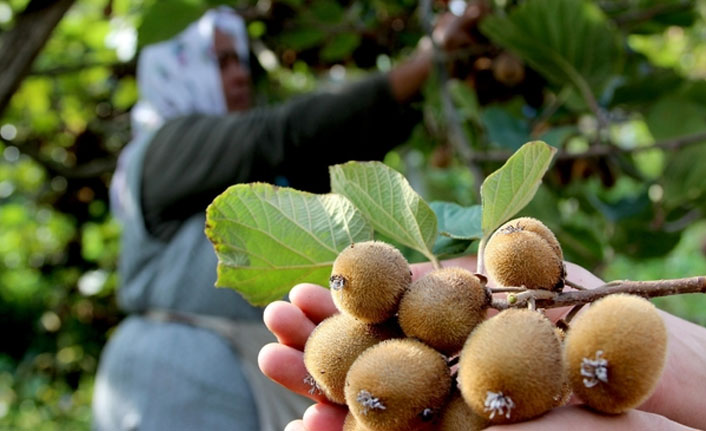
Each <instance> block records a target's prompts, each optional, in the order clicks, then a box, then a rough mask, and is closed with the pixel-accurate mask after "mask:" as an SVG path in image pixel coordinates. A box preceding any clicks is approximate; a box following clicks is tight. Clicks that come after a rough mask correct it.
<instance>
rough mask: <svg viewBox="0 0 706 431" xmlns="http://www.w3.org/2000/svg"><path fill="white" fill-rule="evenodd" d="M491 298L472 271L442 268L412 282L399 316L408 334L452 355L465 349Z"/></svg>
mask: <svg viewBox="0 0 706 431" xmlns="http://www.w3.org/2000/svg"><path fill="white" fill-rule="evenodd" d="M490 299H491V298H490V294H489V293H488V291H487V290H486V289H485V286H484V285H483V284H481V282H480V280H479V279H478V277H476V276H475V275H473V274H472V273H471V272H470V271H468V270H465V269H463V268H453V267H449V268H441V269H437V270H434V271H431V272H428V273H427V274H425V275H424V276H423V277H421V278H419V279H417V280H415V281H414V282H413V283H412V284H411V285H410V286H409V289H408V290H407V291H406V292H405V294H404V295H403V296H402V299H401V300H400V304H399V309H398V316H397V319H398V321H399V324H400V327H401V328H402V330H403V331H404V333H405V335H407V336H408V337H412V338H417V339H419V340H421V341H423V342H425V343H426V344H428V345H429V346H431V347H433V348H435V349H436V350H438V351H440V352H442V353H444V354H446V355H451V354H453V353H456V352H458V351H459V350H461V348H462V347H463V343H464V342H465V341H466V339H467V338H468V335H469V334H470V333H471V331H472V330H473V328H474V327H475V326H476V325H477V324H479V323H480V322H482V321H483V320H484V319H485V311H486V309H487V308H488V305H489V304H490Z"/></svg>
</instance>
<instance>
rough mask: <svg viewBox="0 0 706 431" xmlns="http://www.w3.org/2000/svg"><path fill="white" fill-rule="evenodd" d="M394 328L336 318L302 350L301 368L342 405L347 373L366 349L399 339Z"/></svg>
mask: <svg viewBox="0 0 706 431" xmlns="http://www.w3.org/2000/svg"><path fill="white" fill-rule="evenodd" d="M401 335H402V333H401V330H399V327H397V325H396V324H393V323H392V322H386V323H381V324H367V323H363V322H361V321H360V320H357V319H355V318H353V317H351V316H349V315H346V314H342V313H339V314H335V315H333V316H330V317H328V318H326V319H325V320H323V321H322V322H321V323H319V324H318V325H317V326H316V328H314V331H313V332H312V333H311V335H310V336H309V338H308V339H307V341H306V344H305V346H304V366H305V367H306V369H307V371H308V372H309V374H310V375H311V377H312V378H313V379H314V382H316V386H317V388H318V389H320V390H321V392H323V393H324V395H326V397H327V398H328V399H329V400H331V401H333V402H334V403H338V404H345V403H346V400H345V395H344V393H343V387H344V384H345V382H346V373H348V368H350V366H351V364H352V363H353V361H354V360H355V359H356V358H357V357H358V355H360V354H361V353H362V352H363V351H364V350H365V349H367V348H368V347H370V346H373V345H375V344H377V343H379V342H381V341H383V340H387V339H390V338H393V337H399V336H401Z"/></svg>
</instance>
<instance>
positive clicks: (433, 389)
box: [345, 338, 451, 431]
mask: <svg viewBox="0 0 706 431" xmlns="http://www.w3.org/2000/svg"><path fill="white" fill-rule="evenodd" d="M450 388H451V374H450V370H449V367H448V364H447V362H446V360H445V359H444V357H443V356H442V355H441V354H440V353H439V352H437V351H436V350H434V349H432V348H431V347H429V346H427V345H425V344H424V343H422V342H420V341H417V340H414V339H411V338H404V339H392V340H386V341H383V342H381V343H378V344H376V345H374V346H372V347H370V348H368V349H367V350H366V351H364V352H363V353H361V354H360V356H358V359H356V360H355V362H353V365H351V367H350V369H349V370H348V375H347V376H346V386H345V394H346V403H347V404H348V407H349V409H350V412H351V413H352V414H353V416H355V418H356V420H357V421H358V422H359V423H360V424H362V425H363V426H364V427H365V428H368V429H370V430H371V431H411V430H420V429H424V428H425V427H428V426H429V425H430V424H431V423H433V420H435V419H436V417H437V416H438V414H439V412H440V411H441V409H442V407H443V405H444V403H445V401H446V399H447V396H448V394H449V391H450Z"/></svg>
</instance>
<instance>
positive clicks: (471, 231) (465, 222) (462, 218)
mask: <svg viewBox="0 0 706 431" xmlns="http://www.w3.org/2000/svg"><path fill="white" fill-rule="evenodd" d="M430 206H431V209H432V210H434V214H436V218H437V220H438V221H439V233H440V234H441V235H444V236H447V237H449V238H454V239H480V238H481V237H482V236H483V231H482V230H481V206H480V205H473V206H470V207H463V206H461V205H458V204H455V203H453V202H432V203H431V204H430Z"/></svg>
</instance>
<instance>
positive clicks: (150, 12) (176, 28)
mask: <svg viewBox="0 0 706 431" xmlns="http://www.w3.org/2000/svg"><path fill="white" fill-rule="evenodd" d="M204 10H205V6H204V5H203V4H201V3H200V2H198V1H196V0H170V1H166V2H157V3H154V4H152V5H151V6H150V7H149V8H148V9H147V11H146V12H145V14H144V15H143V17H142V23H141V24H140V27H139V28H138V30H137V43H138V46H141V47H142V46H145V45H149V44H152V43H157V42H161V41H163V40H166V39H169V38H170V37H172V36H174V35H176V34H177V33H179V32H180V31H182V30H183V29H185V28H186V27H187V26H188V25H189V24H191V23H192V22H194V21H195V20H197V19H198V18H199V17H200V16H201V15H202V14H203V12H204Z"/></svg>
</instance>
